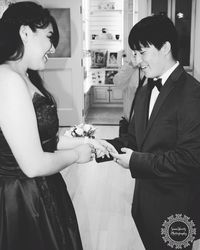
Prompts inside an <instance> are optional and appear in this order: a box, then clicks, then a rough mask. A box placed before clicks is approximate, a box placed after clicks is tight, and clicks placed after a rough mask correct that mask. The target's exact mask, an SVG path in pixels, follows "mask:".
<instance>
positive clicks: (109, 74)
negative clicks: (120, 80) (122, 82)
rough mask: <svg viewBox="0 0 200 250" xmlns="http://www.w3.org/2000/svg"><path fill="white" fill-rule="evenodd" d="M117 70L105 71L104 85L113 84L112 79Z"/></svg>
mask: <svg viewBox="0 0 200 250" xmlns="http://www.w3.org/2000/svg"><path fill="white" fill-rule="evenodd" d="M117 72H118V71H117V70H106V71H105V84H108V85H109V84H114V82H113V77H114V76H115V74H117Z"/></svg>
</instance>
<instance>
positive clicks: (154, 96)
mask: <svg viewBox="0 0 200 250" xmlns="http://www.w3.org/2000/svg"><path fill="white" fill-rule="evenodd" d="M178 65H179V62H178V61H177V62H176V63H175V64H174V66H172V67H171V68H170V69H168V70H167V71H166V72H165V73H164V74H163V75H161V76H160V77H159V78H161V79H162V85H164V84H165V82H166V81H167V79H168V77H169V76H170V75H171V73H172V72H173V71H174V70H175V69H176V68H177V67H178ZM156 79H157V78H154V80H156ZM159 94H160V92H159V90H158V89H157V88H156V87H154V88H153V89H152V91H151V97H150V102H149V118H150V116H151V112H152V110H153V107H154V104H155V102H156V99H157V97H158V95H159Z"/></svg>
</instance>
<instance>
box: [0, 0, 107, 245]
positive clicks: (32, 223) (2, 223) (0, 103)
mask: <svg viewBox="0 0 200 250" xmlns="http://www.w3.org/2000/svg"><path fill="white" fill-rule="evenodd" d="M58 40H59V33H58V28H57V25H56V22H55V20H54V18H53V17H52V16H51V15H50V13H49V11H48V10H47V9H44V8H43V7H42V6H40V5H38V4H36V3H33V2H18V3H15V4H12V5H10V6H9V7H8V9H7V10H6V11H5V12H4V14H3V16H2V18H1V20H0V249H2V250H35V249H37V250H47V249H48V250H64V249H65V250H66V249H67V250H80V249H82V244H81V240H80V235H79V229H78V225H77V220H76V216H75V212H74V209H73V205H72V202H71V200H70V197H69V195H68V192H67V189H66V186H65V183H64V181H63V179H62V177H61V175H60V174H59V171H60V170H62V169H63V168H65V167H67V166H69V165H71V164H73V163H85V162H88V161H90V160H91V159H92V157H93V153H94V151H93V150H94V146H91V145H90V144H84V143H83V139H82V140H81V139H78V138H72V139H67V138H66V137H59V136H58V117H57V111H56V104H55V102H54V100H53V98H52V96H51V95H50V94H49V93H48V91H47V90H46V89H45V88H44V87H43V85H42V81H41V78H40V76H39V74H38V73H37V71H38V70H42V69H44V67H45V64H46V62H47V60H48V54H49V53H53V52H54V51H55V47H56V46H57V44H58ZM95 145H96V146H95V147H96V148H97V149H99V150H100V151H99V152H101V153H103V152H104V153H105V152H106V151H105V150H104V148H103V147H100V146H99V145H98V143H97V142H96V143H95Z"/></svg>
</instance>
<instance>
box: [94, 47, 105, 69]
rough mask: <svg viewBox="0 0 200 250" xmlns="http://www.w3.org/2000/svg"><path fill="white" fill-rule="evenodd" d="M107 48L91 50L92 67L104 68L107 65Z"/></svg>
mask: <svg viewBox="0 0 200 250" xmlns="http://www.w3.org/2000/svg"><path fill="white" fill-rule="evenodd" d="M106 58H107V50H102V49H97V50H91V60H92V62H91V68H103V67H105V66H106Z"/></svg>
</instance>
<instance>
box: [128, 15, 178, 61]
mask: <svg viewBox="0 0 200 250" xmlns="http://www.w3.org/2000/svg"><path fill="white" fill-rule="evenodd" d="M166 41H168V42H169V43H170V44H171V51H172V56H173V58H174V59H177V55H178V35H177V30H176V28H175V26H174V24H173V22H172V21H171V20H170V19H169V18H168V17H167V16H165V15H153V16H148V17H145V18H143V19H142V20H140V21H139V22H138V23H136V24H135V25H134V26H133V28H132V29H131V31H130V33H129V37H128V43H129V46H130V48H131V49H132V50H141V46H144V47H148V46H149V45H154V46H155V47H156V48H157V49H158V50H160V49H161V48H162V46H163V45H164V43H165V42H166Z"/></svg>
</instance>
